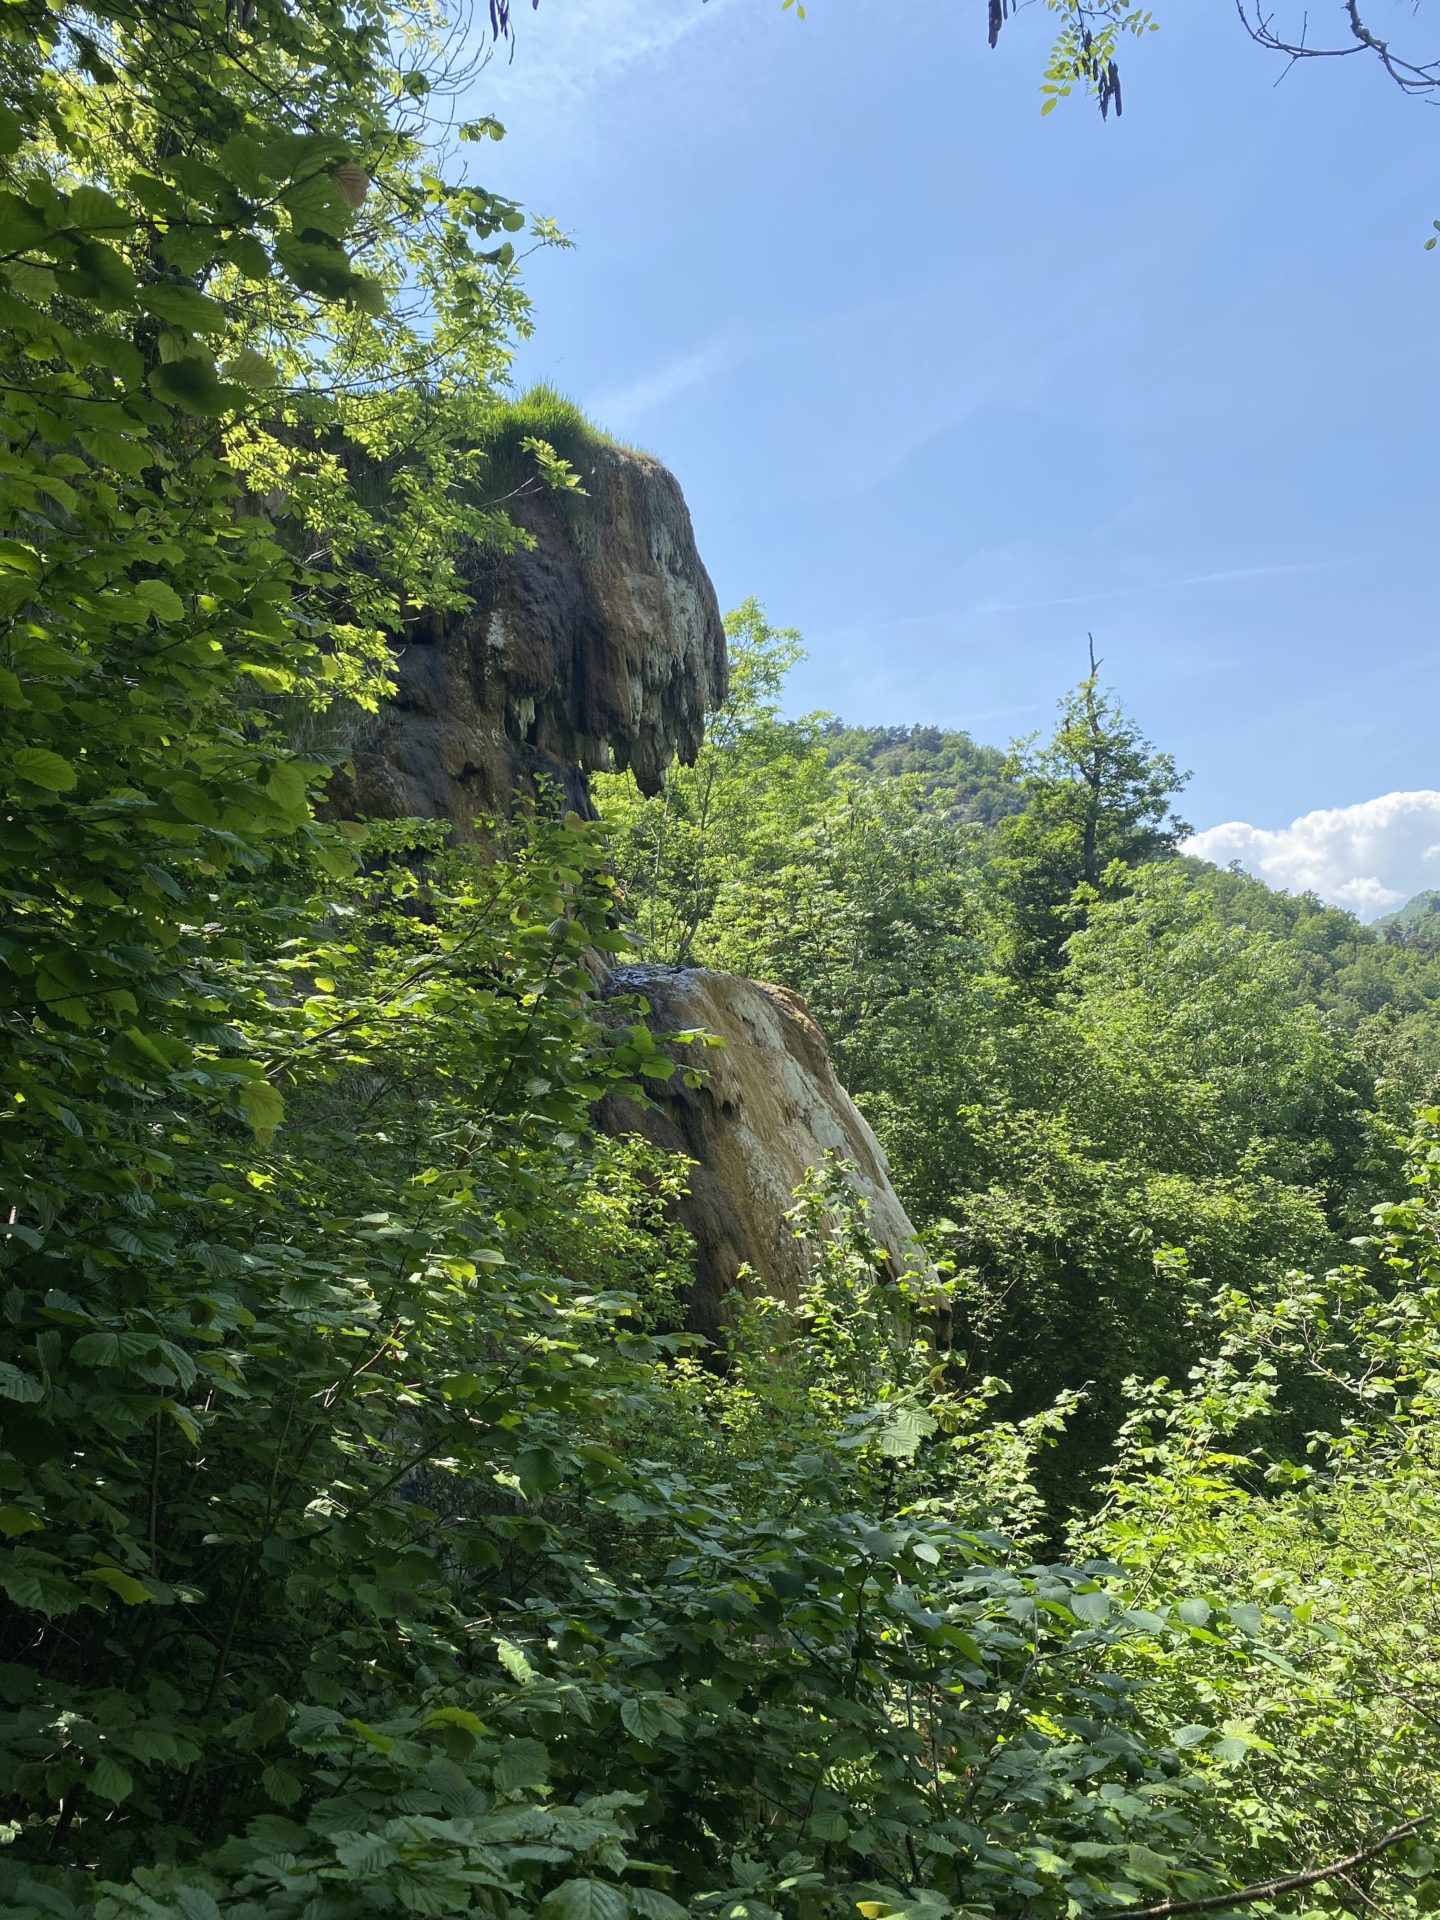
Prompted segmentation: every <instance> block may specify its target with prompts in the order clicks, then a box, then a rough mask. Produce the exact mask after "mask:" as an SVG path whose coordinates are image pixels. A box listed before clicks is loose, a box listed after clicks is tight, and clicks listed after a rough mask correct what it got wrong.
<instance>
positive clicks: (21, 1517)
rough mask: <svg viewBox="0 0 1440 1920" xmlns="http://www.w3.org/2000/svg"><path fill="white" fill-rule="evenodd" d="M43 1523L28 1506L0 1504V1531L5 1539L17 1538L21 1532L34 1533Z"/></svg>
mask: <svg viewBox="0 0 1440 1920" xmlns="http://www.w3.org/2000/svg"><path fill="white" fill-rule="evenodd" d="M44 1525H45V1522H44V1521H43V1520H42V1519H41V1518H40V1517H39V1515H38V1514H34V1513H31V1511H30V1509H29V1508H28V1507H17V1506H14V1505H9V1504H7V1505H5V1506H0V1533H3V1534H4V1535H5V1538H6V1539H7V1540H15V1539H18V1538H19V1536H20V1535H21V1534H22V1533H35V1532H37V1531H39V1530H40V1529H42V1528H43V1527H44Z"/></svg>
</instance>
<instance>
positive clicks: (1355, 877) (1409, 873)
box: [1185, 787, 1440, 920]
mask: <svg viewBox="0 0 1440 1920" xmlns="http://www.w3.org/2000/svg"><path fill="white" fill-rule="evenodd" d="M1185 851H1186V852H1187V853H1194V854H1198V855H1199V856H1200V858H1201V859H1202V860H1213V861H1214V862H1215V863H1216V864H1217V865H1218V866H1225V865H1227V864H1228V863H1229V862H1230V861H1231V860H1238V861H1239V863H1240V865H1241V866H1242V867H1244V868H1246V869H1247V871H1249V872H1250V873H1254V874H1257V875H1258V876H1259V877H1260V879H1262V880H1266V881H1268V882H1269V883H1270V885H1271V886H1273V887H1282V888H1284V889H1285V891H1286V892H1288V893H1318V894H1319V896H1320V898H1321V899H1322V900H1328V901H1330V902H1332V904H1334V905H1335V906H1340V907H1349V908H1350V909H1351V911H1352V912H1354V913H1357V914H1359V916H1360V918H1361V919H1362V920H1370V919H1373V918H1374V917H1375V916H1376V914H1380V913H1384V912H1385V911H1386V910H1387V908H1390V907H1397V906H1399V905H1400V904H1401V902H1402V901H1405V900H1408V899H1409V898H1410V896H1411V895H1412V894H1416V893H1419V892H1421V891H1422V890H1423V889H1424V888H1426V887H1434V886H1440V792H1436V791H1435V790H1434V789H1432V788H1428V787H1425V788H1421V789H1419V790H1418V791H1417V792H1414V793H1382V794H1380V795H1378V796H1377V797H1376V798H1375V799H1374V800H1361V801H1359V802H1357V804H1356V805H1355V806H1353V807H1322V808H1319V809H1318V810H1317V811H1316V812H1314V813H1303V814H1301V816H1300V818H1299V819H1298V820H1292V821H1291V823H1290V825H1289V826H1288V827H1278V828H1271V827H1254V826H1251V825H1250V823H1249V822H1248V821H1245V820H1227V821H1226V822H1225V824H1224V825H1223V826H1218V827H1208V828H1207V829H1206V830H1205V832H1204V833H1197V834H1195V835H1194V836H1193V837H1192V838H1191V839H1189V840H1187V841H1186V843H1185Z"/></svg>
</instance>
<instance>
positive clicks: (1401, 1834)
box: [1106, 1813, 1435, 1920]
mask: <svg viewBox="0 0 1440 1920" xmlns="http://www.w3.org/2000/svg"><path fill="white" fill-rule="evenodd" d="M1434 1818H1435V1815H1434V1814H1431V1813H1427V1814H1423V1815H1422V1816H1421V1817H1420V1818H1419V1819H1418V1820H1407V1821H1406V1822H1405V1824H1404V1826H1403V1827H1396V1828H1395V1830H1394V1832H1393V1833H1387V1834H1386V1835H1385V1837H1384V1839H1383V1840H1377V1841H1375V1842H1374V1844H1373V1845H1371V1846H1368V1847H1362V1848H1361V1849H1360V1851H1359V1852H1358V1853H1352V1854H1348V1855H1347V1856H1346V1858H1345V1859H1343V1860H1333V1861H1332V1862H1331V1863H1330V1865H1329V1866H1328V1867H1309V1868H1307V1869H1306V1871H1305V1872H1304V1873H1288V1874H1286V1875H1284V1876H1283V1878H1281V1879H1279V1880H1262V1881H1259V1882H1258V1883H1257V1884H1256V1885H1255V1886H1253V1887H1239V1888H1237V1889H1236V1890H1235V1891H1234V1892H1233V1893H1207V1894H1203V1895H1202V1896H1201V1897H1200V1898H1199V1899H1198V1900H1162V1901H1161V1902H1160V1903H1159V1905H1158V1906H1154V1907H1122V1908H1121V1909H1120V1911H1119V1912H1118V1913H1111V1914H1107V1915H1106V1920H1169V1916H1170V1915H1171V1914H1178V1913H1219V1912H1221V1911H1222V1910H1224V1909H1227V1908H1230V1907H1251V1906H1254V1904H1255V1902H1256V1901H1257V1900H1271V1899H1273V1898H1274V1897H1275V1895H1276V1894H1277V1893H1293V1892H1294V1891H1295V1889H1296V1888H1297V1887H1313V1886H1314V1885H1315V1883H1316V1881H1317V1880H1335V1879H1338V1878H1339V1877H1340V1876H1341V1875H1342V1874H1345V1873H1348V1872H1349V1871H1350V1869H1351V1867H1358V1866H1361V1865H1362V1864H1363V1863H1364V1862H1365V1861H1366V1860H1374V1859H1375V1858H1376V1857H1377V1856H1378V1855H1379V1854H1382V1853H1388V1852H1389V1850H1390V1848H1391V1847H1398V1846H1399V1845H1400V1843H1401V1841H1402V1840H1413V1839H1414V1837H1415V1835H1416V1834H1417V1833H1419V1831H1420V1829H1421V1828H1422V1827H1428V1826H1429V1824H1430V1822H1431V1821H1432V1820H1433V1819H1434Z"/></svg>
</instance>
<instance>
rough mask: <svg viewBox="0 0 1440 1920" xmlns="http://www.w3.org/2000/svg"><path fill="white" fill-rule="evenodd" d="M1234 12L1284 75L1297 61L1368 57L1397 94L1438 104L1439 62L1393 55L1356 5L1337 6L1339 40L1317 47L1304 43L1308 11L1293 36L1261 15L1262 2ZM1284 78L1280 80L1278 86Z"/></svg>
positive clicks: (1242, 0)
mask: <svg viewBox="0 0 1440 1920" xmlns="http://www.w3.org/2000/svg"><path fill="white" fill-rule="evenodd" d="M1235 11H1236V13H1238V14H1239V16H1240V24H1241V25H1242V26H1243V27H1244V29H1245V31H1246V33H1248V34H1249V36H1250V38H1251V39H1252V40H1253V41H1254V42H1255V44H1256V46H1258V47H1264V48H1265V50H1266V51H1267V52H1268V53H1278V54H1282V55H1284V56H1285V59H1286V61H1287V65H1286V68H1285V73H1288V72H1289V71H1290V68H1291V67H1293V66H1294V65H1295V64H1296V62H1297V61H1300V60H1346V59H1349V58H1351V57H1352V56H1353V55H1355V54H1369V55H1370V56H1371V57H1372V58H1373V59H1376V60H1378V61H1379V62H1380V64H1381V66H1382V67H1383V68H1384V69H1385V71H1386V73H1388V74H1389V76H1390V78H1391V79H1392V80H1393V81H1394V82H1395V84H1396V86H1397V87H1399V88H1400V90H1401V92H1402V93H1408V94H1412V95H1414V96H1416V97H1417V98H1420V99H1430V100H1434V99H1440V59H1437V60H1426V61H1415V60H1408V59H1406V58H1405V57H1404V56H1403V55H1402V54H1399V53H1397V52H1396V50H1395V49H1394V47H1393V46H1392V45H1391V44H1390V42H1389V41H1388V40H1382V39H1381V38H1380V36H1379V34H1377V33H1375V32H1373V31H1372V29H1371V28H1370V27H1369V26H1368V25H1367V24H1366V23H1365V21H1364V20H1363V19H1362V18H1361V16H1360V0H1339V4H1338V6H1337V11H1338V12H1339V13H1340V14H1341V15H1342V16H1343V20H1344V33H1343V37H1342V38H1340V39H1338V40H1337V41H1336V42H1335V43H1333V44H1328V45H1319V46H1317V45H1313V44H1312V43H1311V40H1310V14H1309V11H1308V9H1307V10H1306V11H1305V12H1303V13H1302V14H1301V16H1300V27H1299V32H1298V34H1297V33H1295V32H1294V31H1293V30H1289V31H1287V30H1286V29H1284V28H1282V27H1280V26H1279V25H1277V23H1276V16H1275V13H1274V12H1273V11H1267V10H1266V7H1265V5H1264V0H1235ZM1285 73H1282V74H1281V76H1280V78H1281V79H1282V80H1283V79H1284V77H1285Z"/></svg>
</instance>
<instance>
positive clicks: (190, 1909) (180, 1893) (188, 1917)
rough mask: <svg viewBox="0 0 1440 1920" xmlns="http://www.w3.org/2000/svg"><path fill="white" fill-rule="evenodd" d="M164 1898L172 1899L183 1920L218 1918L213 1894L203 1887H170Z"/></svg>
mask: <svg viewBox="0 0 1440 1920" xmlns="http://www.w3.org/2000/svg"><path fill="white" fill-rule="evenodd" d="M166 1898H167V1899H169V1900H173V1901H174V1903H175V1906H176V1908H177V1909H178V1911H179V1912H180V1913H181V1914H182V1915H183V1916H184V1920H220V1909H219V1907H217V1906H216V1904H215V1898H214V1895H213V1894H209V1893H207V1892H206V1891H205V1889H204V1888H203V1887H172V1888H171V1889H170V1891H169V1893H168V1894H167V1895H166Z"/></svg>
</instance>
